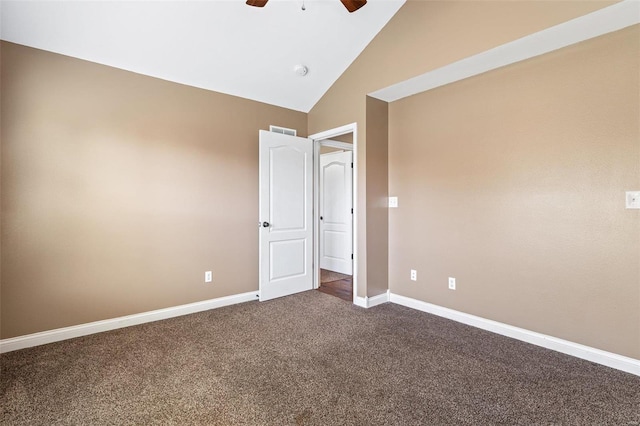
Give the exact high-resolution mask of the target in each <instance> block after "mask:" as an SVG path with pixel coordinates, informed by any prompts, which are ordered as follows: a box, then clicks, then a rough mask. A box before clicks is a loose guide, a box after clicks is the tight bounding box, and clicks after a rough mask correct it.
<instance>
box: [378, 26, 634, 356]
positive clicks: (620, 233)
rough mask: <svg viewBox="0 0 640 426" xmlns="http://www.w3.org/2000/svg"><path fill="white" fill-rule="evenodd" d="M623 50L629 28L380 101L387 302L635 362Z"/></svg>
mask: <svg viewBox="0 0 640 426" xmlns="http://www.w3.org/2000/svg"><path fill="white" fill-rule="evenodd" d="M638 52H640V27H639V26H637V25H636V26H634V27H632V28H629V29H625V30H622V31H619V32H616V33H613V34H610V35H606V36H602V37H599V38H597V39H593V40H591V41H587V42H583V43H580V44H578V45H575V46H572V47H569V48H565V49H562V50H560V51H556V52H554V53H550V54H547V55H544V56H541V57H538V58H534V59H531V60H528V61H525V62H522V63H519V64H516V65H513V66H509V67H507V68H503V69H499V70H495V71H492V72H490V73H487V74H484V75H481V76H477V77H474V78H471V79H468V80H465V81H461V82H458V83H455V84H451V85H448V86H445V87H441V88H438V89H435V90H432V91H429V92H426V93H424V94H420V95H416V96H413V97H410V98H407V99H405V100H401V101H398V102H394V103H392V104H391V105H390V142H389V159H390V166H389V167H390V178H389V179H390V192H391V193H392V195H395V196H398V197H399V203H400V208H398V209H393V210H391V212H390V253H391V254H390V267H389V269H390V271H389V273H390V277H391V278H390V281H391V290H392V292H394V293H398V294H401V295H404V296H408V297H413V298H416V299H419V300H424V301H427V302H430V303H434V304H436V305H440V306H445V307H449V308H453V309H456V310H459V311H462V312H467V313H470V314H474V315H478V316H481V317H484V318H489V319H492V320H496V321H500V322H504V323H507V324H511V325H515V326H518V327H523V328H525V329H528V330H533V331H537V332H541V333H544V334H548V335H552V336H556V337H559V338H563V339H567V340H570V341H573V342H577V343H582V344H585V345H588V346H592V347H596V348H599V349H604V350H607V351H611V352H614V353H618V354H622V355H626V356H630V357H634V358H637V359H640V214H639V212H638V211H637V210H626V209H625V205H624V192H625V191H628V190H635V189H638V188H640V84H639V80H640V56H639V55H638ZM410 269H417V270H418V277H419V280H418V282H412V281H410V280H409V270H410ZM447 277H455V278H456V279H457V290H456V291H450V290H448V289H447Z"/></svg>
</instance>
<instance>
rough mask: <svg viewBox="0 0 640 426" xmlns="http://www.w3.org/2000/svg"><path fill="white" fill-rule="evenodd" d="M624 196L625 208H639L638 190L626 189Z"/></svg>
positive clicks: (639, 194) (639, 196)
mask: <svg viewBox="0 0 640 426" xmlns="http://www.w3.org/2000/svg"><path fill="white" fill-rule="evenodd" d="M625 197H626V198H625V200H626V201H625V207H626V208H628V209H640V191H627V192H626V193H625Z"/></svg>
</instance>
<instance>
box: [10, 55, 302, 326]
mask: <svg viewBox="0 0 640 426" xmlns="http://www.w3.org/2000/svg"><path fill="white" fill-rule="evenodd" d="M1 84H2V338H9V337H13V336H18V335H23V334H28V333H33V332H38V331H44V330H49V329H53V328H58V327H64V326H70V325H76V324H81V323H86V322H90V321H96V320H102V319H107V318H113V317H118V316H122V315H128V314H135V313H139V312H145V311H149V310H153V309H159V308H166V307H171V306H176V305H181V304H185V303H191V302H196V301H201V300H208V299H212V298H216V297H221V296H227V295H231V294H238V293H243V292H248V291H256V290H257V289H258V233H257V230H256V227H255V223H256V220H257V215H258V130H259V129H268V126H269V124H275V125H280V126H284V127H289V128H294V129H297V130H298V134H300V135H306V125H307V123H306V120H307V118H306V114H303V113H299V112H294V111H290V110H285V109H282V108H278V107H274V106H270V105H266V104H261V103H258V102H253V101H248V100H245V99H240V98H236V97H232V96H227V95H222V94H218V93H214V92H209V91H206V90H201V89H195V88H190V87H187V86H182V85H179V84H175V83H169V82H166V81H162V80H158V79H154V78H150V77H145V76H141V75H137V74H133V73H129V72H125V71H121V70H117V69H113V68H109V67H106V66H101V65H97V64H93V63H89V62H84V61H80V60H76V59H72V58H69V57H65V56H61V55H56V54H52V53H47V52H43V51H39V50H36V49H31V48H26V47H22V46H19V45H15V44H10V43H2V82H1ZM207 270H212V271H213V275H214V283H213V284H205V283H204V271H207Z"/></svg>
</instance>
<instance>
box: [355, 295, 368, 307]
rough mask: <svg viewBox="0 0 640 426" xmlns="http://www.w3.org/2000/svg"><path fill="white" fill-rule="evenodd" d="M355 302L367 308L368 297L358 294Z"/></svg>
mask: <svg viewBox="0 0 640 426" xmlns="http://www.w3.org/2000/svg"><path fill="white" fill-rule="evenodd" d="M353 304H354V305H356V306H360V307H361V308H366V307H367V298H366V297H360V296H356V297H355V298H354V299H353Z"/></svg>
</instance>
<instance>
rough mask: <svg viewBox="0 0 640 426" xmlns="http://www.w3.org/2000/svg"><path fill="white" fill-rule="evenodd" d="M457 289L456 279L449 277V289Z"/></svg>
mask: <svg viewBox="0 0 640 426" xmlns="http://www.w3.org/2000/svg"><path fill="white" fill-rule="evenodd" d="M455 289H456V279H455V278H451V277H449V290H455Z"/></svg>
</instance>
